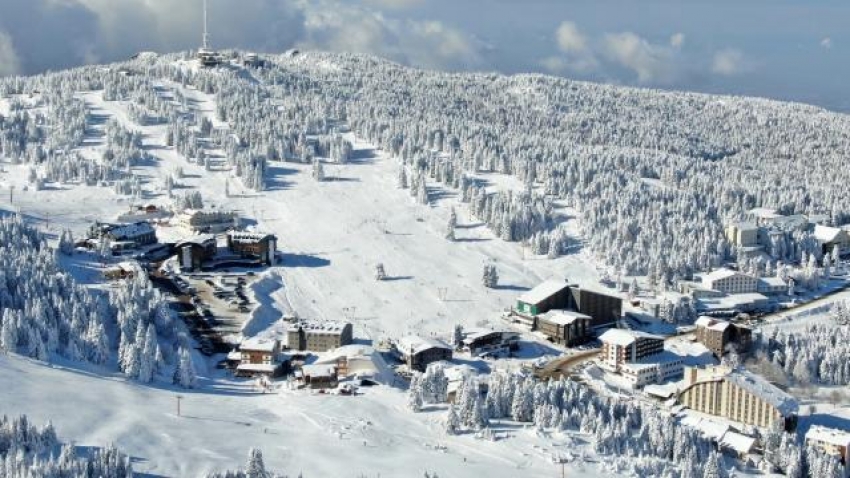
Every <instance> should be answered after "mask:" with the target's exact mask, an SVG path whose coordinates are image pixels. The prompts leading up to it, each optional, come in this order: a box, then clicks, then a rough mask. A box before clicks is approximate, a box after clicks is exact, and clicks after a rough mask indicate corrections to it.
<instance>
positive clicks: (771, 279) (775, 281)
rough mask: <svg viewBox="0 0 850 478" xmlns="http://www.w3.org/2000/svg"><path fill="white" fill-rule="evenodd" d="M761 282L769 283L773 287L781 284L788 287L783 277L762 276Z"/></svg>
mask: <svg viewBox="0 0 850 478" xmlns="http://www.w3.org/2000/svg"><path fill="white" fill-rule="evenodd" d="M759 282H761V283H762V284H766V285H769V286H771V287H779V286H782V287H787V284H786V283H785V280H783V279H782V278H781V277H776V276H774V277H760V278H759Z"/></svg>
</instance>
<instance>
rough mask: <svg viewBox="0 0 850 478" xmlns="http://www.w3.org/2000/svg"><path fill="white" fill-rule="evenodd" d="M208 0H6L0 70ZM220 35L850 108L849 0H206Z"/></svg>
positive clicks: (87, 52) (175, 34)
mask: <svg viewBox="0 0 850 478" xmlns="http://www.w3.org/2000/svg"><path fill="white" fill-rule="evenodd" d="M201 5H202V0H0V75H13V74H32V73H38V72H42V71H46V70H57V69H63V68H67V67H71V66H77V65H81V64H88V63H105V62H111V61H115V60H121V59H124V58H127V57H129V56H130V55H132V54H134V53H136V52H138V51H144V50H154V51H158V52H169V51H178V50H186V49H191V48H197V46H198V45H199V43H200V37H201V29H202V26H201V10H202V8H201ZM209 6H210V7H209V8H210V13H209V20H210V29H211V40H212V44H213V46H214V47H217V48H241V49H247V50H252V51H258V52H271V53H273V52H282V51H285V50H287V49H289V48H302V49H320V50H329V51H351V52H357V53H369V54H376V55H379V56H382V57H385V58H389V59H391V60H394V61H398V62H400V63H404V64H407V65H411V66H416V67H422V68H429V69H439V70H447V71H498V72H502V73H506V74H513V73H546V74H552V75H559V76H564V77H567V78H573V79H580V80H590V81H597V82H606V83H613V84H622V85H631V86H640V87H651V88H664V89H676V90H689V91H700V92H709V93H725V94H741V95H750V96H762V97H769V98H775V99H782V100H791V101H801V102H805V103H811V104H816V105H819V106H823V107H826V108H829V109H832V110H837V111H843V112H850V95H848V94H847V89H846V88H845V86H844V84H845V83H847V82H848V78H850V29H848V28H847V24H848V21H850V1H847V0H711V1H706V0H209Z"/></svg>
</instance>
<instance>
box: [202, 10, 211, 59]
mask: <svg viewBox="0 0 850 478" xmlns="http://www.w3.org/2000/svg"><path fill="white" fill-rule="evenodd" d="M202 48H203V49H204V50H209V49H210V34H209V31H208V30H207V0H204V37H203V39H202Z"/></svg>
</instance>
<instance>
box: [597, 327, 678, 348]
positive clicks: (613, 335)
mask: <svg viewBox="0 0 850 478" xmlns="http://www.w3.org/2000/svg"><path fill="white" fill-rule="evenodd" d="M639 338H643V339H654V340H664V338H663V337H659V336H658V335H653V334H648V333H646V332H640V331H636V330H623V329H608V330H607V331H605V333H604V334H602V335H601V336H600V337H599V340H601V341H602V343H611V344H615V345H620V346H626V345H630V344H631V343H632V342H634V341H635V340H637V339H639Z"/></svg>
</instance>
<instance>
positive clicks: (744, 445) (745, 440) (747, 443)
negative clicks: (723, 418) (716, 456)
mask: <svg viewBox="0 0 850 478" xmlns="http://www.w3.org/2000/svg"><path fill="white" fill-rule="evenodd" d="M718 443H719V444H720V446H722V447H726V448H729V449H732V450H735V451H736V452H738V453H740V454H746V453H750V452H751V451H753V447H754V446H755V444H756V439H755V438H753V437H748V436H747V435H742V434H740V433H738V432H734V431H732V430H729V431H727V432H726V433H724V434H723V436H722V437H720V440H719V441H718Z"/></svg>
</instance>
